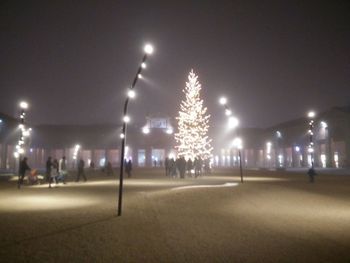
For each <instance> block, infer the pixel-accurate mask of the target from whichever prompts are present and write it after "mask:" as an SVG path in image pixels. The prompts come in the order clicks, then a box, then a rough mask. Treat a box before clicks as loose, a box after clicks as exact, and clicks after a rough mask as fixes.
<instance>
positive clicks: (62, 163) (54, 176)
mask: <svg viewBox="0 0 350 263" xmlns="http://www.w3.org/2000/svg"><path fill="white" fill-rule="evenodd" d="M67 175H68V169H67V161H66V157H65V156H63V157H62V159H60V160H59V161H58V160H57V159H54V160H52V157H51V156H49V157H48V158H47V161H46V181H47V182H48V183H49V188H51V184H52V183H53V182H55V183H56V184H58V183H59V182H62V183H63V184H66V181H65V179H66V176H67Z"/></svg>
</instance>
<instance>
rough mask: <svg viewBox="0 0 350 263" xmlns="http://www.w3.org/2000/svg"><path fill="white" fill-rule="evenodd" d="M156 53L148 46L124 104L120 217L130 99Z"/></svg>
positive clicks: (120, 212) (120, 213)
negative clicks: (142, 72)
mask: <svg viewBox="0 0 350 263" xmlns="http://www.w3.org/2000/svg"><path fill="white" fill-rule="evenodd" d="M153 51H154V49H153V46H152V45H150V44H146V45H145V47H144V55H143V58H142V61H141V64H140V66H139V68H138V70H137V72H136V76H135V78H134V81H133V82H132V85H131V87H130V90H129V92H128V97H127V98H126V100H125V103H124V111H123V128H122V132H121V135H120V138H121V139H122V144H121V155H120V173H119V193H118V216H121V215H122V198H123V180H124V159H125V156H124V155H125V142H126V131H127V123H128V122H129V121H130V117H129V116H127V113H128V104H129V99H130V98H133V97H135V93H133V91H134V88H135V85H136V83H137V80H138V79H141V78H142V75H141V71H142V69H144V68H146V60H147V57H148V55H150V54H152V53H153Z"/></svg>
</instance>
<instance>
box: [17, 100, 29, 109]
mask: <svg viewBox="0 0 350 263" xmlns="http://www.w3.org/2000/svg"><path fill="white" fill-rule="evenodd" d="M19 106H20V107H21V109H28V103H27V102H25V101H21V102H20V104H19Z"/></svg>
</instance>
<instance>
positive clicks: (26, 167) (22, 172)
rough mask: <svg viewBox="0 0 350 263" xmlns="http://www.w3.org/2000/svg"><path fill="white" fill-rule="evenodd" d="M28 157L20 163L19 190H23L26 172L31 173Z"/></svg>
mask: <svg viewBox="0 0 350 263" xmlns="http://www.w3.org/2000/svg"><path fill="white" fill-rule="evenodd" d="M27 160H28V158H27V157H23V159H22V160H21V161H20V163H19V171H18V186H17V187H18V189H20V188H21V185H22V184H23V180H24V176H25V174H26V171H30V170H31V169H30V167H29V165H28V164H27Z"/></svg>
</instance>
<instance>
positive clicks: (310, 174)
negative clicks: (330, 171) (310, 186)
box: [307, 167, 317, 183]
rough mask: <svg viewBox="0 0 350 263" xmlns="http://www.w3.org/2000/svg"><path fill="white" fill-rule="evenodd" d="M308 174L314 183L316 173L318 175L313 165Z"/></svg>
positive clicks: (310, 180)
mask: <svg viewBox="0 0 350 263" xmlns="http://www.w3.org/2000/svg"><path fill="white" fill-rule="evenodd" d="M307 175H308V176H309V182H310V183H313V182H314V181H315V175H317V173H316V171H315V169H314V167H311V168H310V169H309V170H308V171H307Z"/></svg>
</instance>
